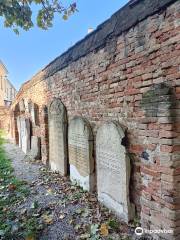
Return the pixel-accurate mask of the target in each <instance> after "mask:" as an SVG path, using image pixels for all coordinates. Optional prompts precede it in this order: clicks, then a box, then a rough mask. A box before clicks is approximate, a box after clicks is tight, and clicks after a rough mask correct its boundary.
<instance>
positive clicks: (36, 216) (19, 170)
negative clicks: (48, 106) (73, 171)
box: [0, 143, 138, 240]
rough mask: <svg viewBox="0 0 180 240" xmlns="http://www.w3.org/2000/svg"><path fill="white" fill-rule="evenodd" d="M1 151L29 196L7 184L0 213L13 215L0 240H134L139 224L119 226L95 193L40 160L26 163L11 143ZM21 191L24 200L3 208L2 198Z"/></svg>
mask: <svg viewBox="0 0 180 240" xmlns="http://www.w3.org/2000/svg"><path fill="white" fill-rule="evenodd" d="M3 148H4V149H5V152H6V158H9V159H10V161H11V164H12V166H13V169H14V172H13V175H14V176H15V178H16V179H18V181H21V183H22V186H23V187H24V186H25V187H26V188H27V191H25V192H28V193H26V194H24V190H23V191H22V190H21V191H20V190H19V192H18V188H17V186H16V185H15V183H14V182H13V184H12V183H11V182H8V184H6V188H4V191H3V193H1V194H0V210H1V209H2V212H3V213H4V212H6V211H8V212H9V213H10V212H13V213H14V214H13V216H10V220H11V221H10V222H11V224H12V227H11V228H8V231H7V226H8V224H9V222H8V219H7V217H5V218H6V224H7V226H6V228H5V227H4V226H3V227H4V229H2V228H3V227H2V226H1V225H0V239H19V240H22V239H26V240H34V239H40V240H45V239H49V240H50V239H51V240H60V239H64V240H68V239H69V240H74V239H92V240H96V239H108V240H112V239H116V240H120V239H126V240H127V239H135V236H134V227H135V225H137V224H138V223H137V222H133V223H131V224H130V225H129V226H127V225H126V224H124V223H120V222H119V221H118V220H117V219H116V217H115V216H114V215H113V214H112V213H111V212H110V211H109V210H108V209H106V208H105V207H103V206H101V205H100V204H99V203H98V201H97V198H96V194H95V193H94V194H89V193H88V192H84V191H83V190H82V189H81V188H79V187H78V186H76V185H74V184H72V183H71V182H70V180H69V178H66V177H62V176H60V175H59V174H58V173H53V172H51V171H50V170H49V169H48V167H46V166H44V165H42V164H41V162H40V161H29V160H27V159H26V157H25V155H24V153H23V152H22V151H21V150H20V149H19V148H18V147H17V146H14V145H13V144H11V143H5V144H4V145H3ZM0 163H1V162H0ZM0 177H1V181H3V178H2V176H0ZM13 181H14V180H13ZM16 181H17V180H16ZM19 185H20V184H19ZM4 186H5V183H4ZM22 192H23V194H24V195H23V197H21V198H19V199H18V200H17V199H16V200H15V202H14V204H12V205H8V204H7V206H2V202H1V198H2V197H3V198H7V196H8V197H11V196H14V195H16V197H17V195H18V194H20V193H22ZM12 194H14V195H12ZM11 215H12V214H11ZM4 216H6V215H4ZM6 231H7V232H8V233H6ZM5 234H6V235H5Z"/></svg>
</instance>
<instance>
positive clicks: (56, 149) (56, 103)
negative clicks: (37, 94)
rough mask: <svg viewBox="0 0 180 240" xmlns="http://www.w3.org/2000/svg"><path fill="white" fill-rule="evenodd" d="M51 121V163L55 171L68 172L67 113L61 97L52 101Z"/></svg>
mask: <svg viewBox="0 0 180 240" xmlns="http://www.w3.org/2000/svg"><path fill="white" fill-rule="evenodd" d="M48 122H49V164H50V167H51V169H52V170H53V171H58V172H60V173H61V174H62V175H66V174H67V115H66V109H65V107H64V105H63V103H62V102H61V101H60V99H55V100H53V101H52V102H51V104H50V106H49V112H48Z"/></svg>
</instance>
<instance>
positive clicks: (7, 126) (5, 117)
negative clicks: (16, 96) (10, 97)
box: [0, 106, 12, 136]
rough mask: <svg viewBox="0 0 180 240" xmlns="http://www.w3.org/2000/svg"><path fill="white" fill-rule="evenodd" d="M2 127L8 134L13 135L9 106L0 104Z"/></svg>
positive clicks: (0, 124)
mask: <svg viewBox="0 0 180 240" xmlns="http://www.w3.org/2000/svg"><path fill="white" fill-rule="evenodd" d="M0 129H3V130H4V132H5V133H6V135H7V136H11V135H12V132H11V116H10V109H9V107H5V106H0Z"/></svg>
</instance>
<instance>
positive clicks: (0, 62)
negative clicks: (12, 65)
mask: <svg viewBox="0 0 180 240" xmlns="http://www.w3.org/2000/svg"><path fill="white" fill-rule="evenodd" d="M0 66H1V67H2V68H3V69H4V71H5V72H6V74H8V70H7V68H6V66H5V65H4V63H3V62H2V61H1V59H0Z"/></svg>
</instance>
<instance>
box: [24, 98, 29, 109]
mask: <svg viewBox="0 0 180 240" xmlns="http://www.w3.org/2000/svg"><path fill="white" fill-rule="evenodd" d="M24 108H25V112H29V100H28V99H24Z"/></svg>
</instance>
